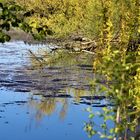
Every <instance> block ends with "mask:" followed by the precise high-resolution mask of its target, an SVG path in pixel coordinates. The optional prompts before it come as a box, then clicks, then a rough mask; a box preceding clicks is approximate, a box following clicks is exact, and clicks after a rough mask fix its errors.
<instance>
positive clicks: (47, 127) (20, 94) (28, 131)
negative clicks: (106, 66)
mask: <svg viewBox="0 0 140 140" xmlns="http://www.w3.org/2000/svg"><path fill="white" fill-rule="evenodd" d="M51 47H54V46H51ZM42 48H43V50H42ZM29 50H31V51H32V52H34V53H35V54H36V55H37V56H38V58H39V60H42V59H41V58H42V57H44V56H45V55H46V54H47V53H44V52H49V51H50V46H48V45H28V44H25V43H24V42H22V41H18V42H9V43H5V44H0V52H1V55H0V132H1V133H0V139H1V140H19V139H20V140H32V139H33V140H46V139H49V140H56V139H67V140H72V139H73V140H88V139H89V138H88V136H87V134H86V133H85V131H84V130H83V127H84V122H86V121H87V120H88V115H89V114H88V112H87V111H85V109H86V108H87V107H89V106H90V107H92V109H93V111H94V112H96V111H101V107H103V106H105V105H106V103H107V102H106V101H105V97H104V96H100V97H98V96H94V97H92V96H91V95H92V90H91V81H92V80H93V78H94V76H93V71H92V56H90V57H89V56H87V55H83V54H75V55H74V56H73V57H70V56H69V57H66V58H65V60H60V61H58V62H56V63H54V61H53V63H52V64H50V63H49V64H48V65H47V64H45V65H40V63H38V62H37V61H36V60H34V58H33V56H32V55H31V54H30V53H29ZM42 52H43V53H42ZM94 120H95V122H100V121H102V119H100V118H98V117H95V118H94ZM97 129H98V128H97ZM92 139H95V140H98V139H100V138H99V137H98V136H96V135H95V136H94V137H93V138H92Z"/></svg>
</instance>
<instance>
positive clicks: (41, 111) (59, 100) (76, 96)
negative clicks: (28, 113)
mask: <svg viewBox="0 0 140 140" xmlns="http://www.w3.org/2000/svg"><path fill="white" fill-rule="evenodd" d="M33 95H35V93H33ZM66 95H70V96H66ZM38 96H40V100H39V101H38V100H34V99H33V98H30V100H29V103H28V104H29V107H30V108H34V109H35V110H36V112H35V118H36V120H37V121H41V120H42V119H43V118H44V117H45V116H51V115H52V114H53V113H54V112H55V111H57V112H58V111H59V112H58V114H59V116H60V119H62V120H63V119H65V116H66V115H67V112H68V109H69V107H70V105H69V104H70V103H73V104H80V103H83V104H85V105H89V104H90V105H91V106H92V105H94V104H96V105H99V106H100V105H101V104H102V102H101V100H98V99H97V98H95V99H94V98H92V96H91V93H90V92H89V91H86V90H80V89H74V88H68V89H65V93H63V94H62V95H61V96H54V95H49V96H43V95H42V94H41V93H40V95H38ZM99 97H102V96H99ZM87 98H88V100H87ZM103 100H104V99H103ZM97 102H98V104H97ZM58 104H59V110H58V108H57V107H58Z"/></svg>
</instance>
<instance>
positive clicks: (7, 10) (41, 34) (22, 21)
mask: <svg viewBox="0 0 140 140" xmlns="http://www.w3.org/2000/svg"><path fill="white" fill-rule="evenodd" d="M29 13H30V11H26V10H25V9H24V8H23V7H21V6H20V5H18V4H16V3H14V2H12V3H0V42H2V43H4V42H5V41H9V40H10V36H8V35H7V34H6V31H9V30H10V29H11V28H12V27H14V28H20V29H22V30H23V31H25V32H27V33H31V34H32V35H33V37H34V38H35V39H43V38H45V37H46V35H47V34H52V31H51V30H50V29H49V28H48V26H44V25H36V26H34V23H33V22H32V23H30V22H28V20H27V18H28V16H30V14H29ZM35 24H36V23H35Z"/></svg>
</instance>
